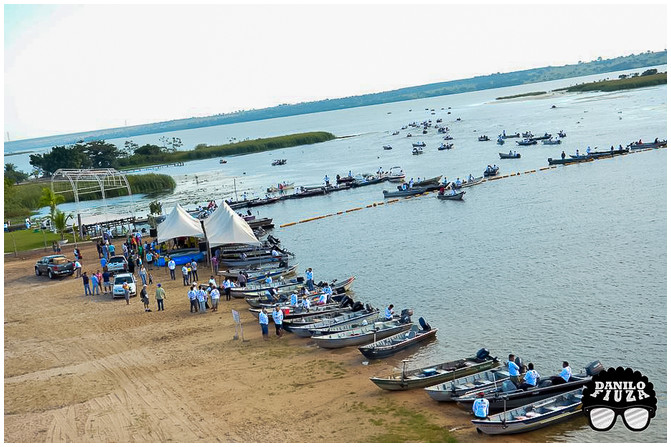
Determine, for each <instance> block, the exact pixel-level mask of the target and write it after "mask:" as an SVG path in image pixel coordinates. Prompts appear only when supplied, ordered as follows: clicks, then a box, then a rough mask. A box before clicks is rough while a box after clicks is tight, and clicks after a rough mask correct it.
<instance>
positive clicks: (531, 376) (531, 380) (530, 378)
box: [521, 363, 540, 390]
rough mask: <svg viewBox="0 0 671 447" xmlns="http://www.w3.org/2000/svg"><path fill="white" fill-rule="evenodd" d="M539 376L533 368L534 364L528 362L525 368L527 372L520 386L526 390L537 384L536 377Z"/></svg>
mask: <svg viewBox="0 0 671 447" xmlns="http://www.w3.org/2000/svg"><path fill="white" fill-rule="evenodd" d="M539 378H540V375H539V374H538V372H536V370H535V369H534V364H533V363H529V367H528V369H527V373H526V374H525V375H524V382H523V383H522V386H521V388H522V389H523V390H527V389H528V388H531V387H534V386H536V385H538V379H539Z"/></svg>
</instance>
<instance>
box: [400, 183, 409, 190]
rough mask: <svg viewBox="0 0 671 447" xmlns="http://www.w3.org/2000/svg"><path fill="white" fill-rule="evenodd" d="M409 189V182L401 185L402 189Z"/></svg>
mask: <svg viewBox="0 0 671 447" xmlns="http://www.w3.org/2000/svg"><path fill="white" fill-rule="evenodd" d="M407 189H408V184H407V183H403V184H402V185H401V191H405V190H407Z"/></svg>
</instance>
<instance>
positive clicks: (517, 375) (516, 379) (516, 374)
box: [508, 354, 520, 385]
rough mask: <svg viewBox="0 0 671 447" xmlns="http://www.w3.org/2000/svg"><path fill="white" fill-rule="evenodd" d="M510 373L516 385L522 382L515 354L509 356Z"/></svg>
mask: <svg viewBox="0 0 671 447" xmlns="http://www.w3.org/2000/svg"><path fill="white" fill-rule="evenodd" d="M508 374H509V375H510V380H511V381H512V382H513V383H514V384H515V385H519V384H520V367H519V366H517V363H515V354H510V355H509V356H508Z"/></svg>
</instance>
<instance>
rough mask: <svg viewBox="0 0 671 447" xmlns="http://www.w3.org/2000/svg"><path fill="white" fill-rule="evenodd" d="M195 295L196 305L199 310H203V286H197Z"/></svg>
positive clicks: (204, 297)
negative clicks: (196, 298)
mask: <svg viewBox="0 0 671 447" xmlns="http://www.w3.org/2000/svg"><path fill="white" fill-rule="evenodd" d="M196 296H197V297H198V306H199V307H200V312H201V313H202V312H205V299H206V294H205V290H203V288H202V287H201V288H199V289H198V291H197V292H196Z"/></svg>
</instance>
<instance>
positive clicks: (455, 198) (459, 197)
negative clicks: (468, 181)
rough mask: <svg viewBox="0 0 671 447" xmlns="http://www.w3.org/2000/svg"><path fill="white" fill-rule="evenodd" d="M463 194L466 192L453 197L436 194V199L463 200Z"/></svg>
mask: <svg viewBox="0 0 671 447" xmlns="http://www.w3.org/2000/svg"><path fill="white" fill-rule="evenodd" d="M464 194H466V191H461V192H458V193H456V194H455V195H450V194H442V195H441V194H438V195H437V196H436V197H438V198H439V199H440V200H464Z"/></svg>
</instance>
